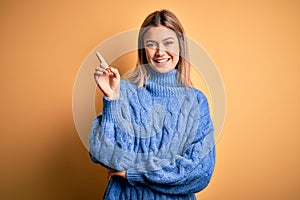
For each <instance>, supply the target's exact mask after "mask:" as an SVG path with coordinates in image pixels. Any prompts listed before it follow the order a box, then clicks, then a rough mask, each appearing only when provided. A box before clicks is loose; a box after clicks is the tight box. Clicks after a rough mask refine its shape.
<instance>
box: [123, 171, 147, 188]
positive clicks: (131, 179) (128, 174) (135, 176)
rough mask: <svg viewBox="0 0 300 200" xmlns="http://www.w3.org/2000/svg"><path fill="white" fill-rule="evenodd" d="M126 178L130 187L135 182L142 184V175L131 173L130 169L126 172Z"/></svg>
mask: <svg viewBox="0 0 300 200" xmlns="http://www.w3.org/2000/svg"><path fill="white" fill-rule="evenodd" d="M126 178H127V180H128V182H129V183H130V184H131V185H135V184H136V182H142V183H143V182H144V181H143V175H142V174H139V173H138V172H136V171H132V170H130V169H128V170H127V171H126Z"/></svg>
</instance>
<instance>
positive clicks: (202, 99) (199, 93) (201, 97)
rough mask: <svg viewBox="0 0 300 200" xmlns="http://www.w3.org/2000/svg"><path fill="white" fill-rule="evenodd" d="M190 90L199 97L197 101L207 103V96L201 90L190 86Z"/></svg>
mask: <svg viewBox="0 0 300 200" xmlns="http://www.w3.org/2000/svg"><path fill="white" fill-rule="evenodd" d="M190 91H191V92H192V93H193V94H194V95H195V97H196V98H197V101H198V102H199V103H200V104H202V103H207V97H206V96H205V94H204V93H203V92H202V91H201V90H199V89H197V88H194V87H192V88H190Z"/></svg>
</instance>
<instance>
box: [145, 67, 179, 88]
mask: <svg viewBox="0 0 300 200" xmlns="http://www.w3.org/2000/svg"><path fill="white" fill-rule="evenodd" d="M149 72H150V78H149V80H148V82H151V83H155V84H157V85H161V86H166V87H177V86H178V83H177V69H173V70H171V71H169V72H167V73H159V72H156V71H154V70H153V69H150V70H149Z"/></svg>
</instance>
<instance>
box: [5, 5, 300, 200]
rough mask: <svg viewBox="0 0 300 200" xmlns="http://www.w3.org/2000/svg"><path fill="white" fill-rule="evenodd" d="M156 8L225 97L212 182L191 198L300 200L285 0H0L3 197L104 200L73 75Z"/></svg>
mask: <svg viewBox="0 0 300 200" xmlns="http://www.w3.org/2000/svg"><path fill="white" fill-rule="evenodd" d="M161 8H168V9H170V10H171V11H173V12H174V13H175V14H176V15H177V16H178V18H179V19H180V20H181V22H182V24H183V26H184V27H185V29H186V32H187V34H188V36H189V37H191V38H193V39H194V40H196V41H197V42H199V43H200V44H201V45H202V46H203V47H204V48H205V49H206V50H207V52H208V53H209V54H210V56H211V57H212V59H213V60H214V62H215V63H216V65H217V66H218V69H219V71H220V73H221V75H222V78H223V81H224V85H225V88H226V94H227V113H226V121H225V125H224V128H223V132H222V134H221V137H220V139H219V140H218V143H217V146H216V147H217V163H216V168H215V173H214V174H213V178H212V180H211V183H210V185H209V186H208V187H207V188H206V189H205V190H204V191H202V192H201V193H199V194H198V195H197V197H198V199H202V200H204V199H207V200H213V199H218V200H219V199H230V200H235V199H236V200H240V199H243V200H248V199H249V200H253V199H261V200H266V199H272V200H273V199H295V200H296V199H300V192H299V185H300V170H299V168H300V162H299V153H300V145H299V144H298V142H299V141H300V135H299V134H300V122H299V119H300V106H299V100H300V94H299V86H300V78H299V75H300V73H299V72H300V56H299V53H300V37H299V36H300V23H299V22H300V20H299V19H300V2H299V1H291V0H290V1H284V0H281V1H280V0H278V1H214V0H212V1H176V0H160V1H155V0H152V1H149V0H143V1H140V0H136V1H133V0H130V1H128V0H127V1H115V0H110V1H76V0H72V1H71V0H70V1H48V0H47V1H9V0H7V1H1V3H0V27H1V31H0V56H1V58H0V75H1V79H0V88H1V100H0V101H1V102H0V120H1V121H0V133H1V134H0V141H1V144H0V158H1V161H0V162H1V164H0V177H1V178H0V199H5V200H6V199H9V200H14V199H43V200H48V199H49V200H50V199H51V200H52V199H62V200H68V199H70V200H76V199H100V197H101V196H102V194H103V190H104V186H105V184H106V174H105V173H106V172H105V170H103V169H102V168H100V167H99V166H97V165H94V164H93V163H92V162H91V161H90V160H89V157H88V153H87V150H86V149H85V148H84V146H83V145H82V143H81V141H80V139H79V137H78V135H77V132H76V129H75V126H74V122H73V116H72V90H73V84H74V81H75V77H76V73H77V70H78V69H79V67H80V65H81V64H82V62H83V61H84V59H85V57H86V56H87V55H88V53H89V52H90V51H91V50H93V49H94V48H95V47H96V46H97V45H98V44H99V43H101V42H102V41H104V40H105V39H107V38H108V37H110V36H112V35H113V34H117V33H119V32H121V31H125V30H128V29H133V28H138V27H139V26H140V25H141V23H142V21H143V19H144V18H145V17H146V16H147V15H148V14H149V13H150V12H152V11H154V10H157V9H161ZM116 48H117V47H116ZM91 78H92V75H91ZM194 81H195V80H194Z"/></svg>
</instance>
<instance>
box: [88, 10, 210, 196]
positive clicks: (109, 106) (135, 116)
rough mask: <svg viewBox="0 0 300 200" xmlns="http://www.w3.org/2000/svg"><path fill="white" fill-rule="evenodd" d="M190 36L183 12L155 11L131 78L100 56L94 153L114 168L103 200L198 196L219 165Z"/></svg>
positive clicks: (140, 39) (149, 18)
mask: <svg viewBox="0 0 300 200" xmlns="http://www.w3.org/2000/svg"><path fill="white" fill-rule="evenodd" d="M187 53H188V52H187V41H186V38H185V35H184V29H183V27H182V25H181V23H180V22H179V20H178V19H177V17H176V16H175V15H174V14H173V13H172V12H170V11H168V10H161V11H155V12H153V13H151V14H150V15H149V16H147V18H146V19H145V20H144V22H143V24H142V26H141V29H140V32H139V37H138V64H137V66H136V67H135V68H134V69H133V71H131V72H129V73H128V74H126V76H125V78H124V80H121V79H120V74H119V72H118V70H117V69H116V68H113V67H109V66H107V64H106V63H105V61H104V60H103V58H101V60H102V62H101V64H100V66H98V67H97V68H96V69H95V73H94V78H95V81H96V83H97V85H98V87H99V89H100V90H101V91H102V92H103V94H104V97H103V112H102V113H101V114H100V115H99V116H98V117H97V118H96V119H95V121H94V122H93V126H92V129H91V133H90V138H89V141H90V156H91V159H92V160H93V161H94V162H95V163H99V164H100V165H102V166H104V167H105V168H107V169H108V179H109V183H108V186H107V188H106V191H105V195H104V199H110V200H112V199H116V200H123V199H128V200H135V199H145V200H149V199H196V198H195V193H196V192H199V191H201V190H203V189H204V188H205V187H206V186H207V185H208V183H209V181H210V179H211V176H212V173H213V170H214V165H215V147H214V127H213V124H212V121H211V117H210V112H209V106H208V102H207V99H206V97H205V95H204V94H203V93H202V92H201V91H199V90H197V89H195V88H193V86H192V82H191V79H190V66H189V63H188V62H187V58H188V55H187Z"/></svg>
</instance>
